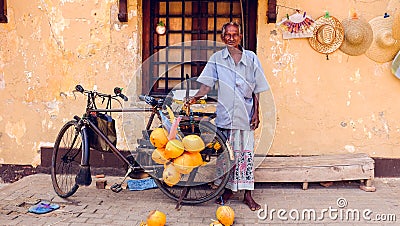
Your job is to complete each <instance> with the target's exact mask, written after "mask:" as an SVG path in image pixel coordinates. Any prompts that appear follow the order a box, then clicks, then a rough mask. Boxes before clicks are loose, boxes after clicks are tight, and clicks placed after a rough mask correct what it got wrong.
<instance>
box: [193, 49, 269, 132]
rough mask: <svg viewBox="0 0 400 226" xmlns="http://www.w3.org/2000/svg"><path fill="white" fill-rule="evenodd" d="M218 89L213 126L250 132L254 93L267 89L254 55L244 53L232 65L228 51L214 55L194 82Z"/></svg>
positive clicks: (223, 50) (266, 83)
mask: <svg viewBox="0 0 400 226" xmlns="http://www.w3.org/2000/svg"><path fill="white" fill-rule="evenodd" d="M197 81H198V82H200V83H202V84H204V85H206V86H209V87H213V86H214V85H217V88H218V104H217V109H216V114H217V117H216V119H215V124H216V126H218V127H221V128H225V129H241V130H250V120H251V116H252V115H253V112H252V108H253V97H252V94H253V93H260V92H263V91H266V90H268V89H269V85H268V82H267V80H266V78H265V75H264V72H263V69H262V67H261V63H260V61H259V59H258V57H257V55H256V54H255V53H254V52H252V51H249V50H244V49H243V53H242V58H241V59H240V61H239V62H238V63H237V64H235V62H234V60H233V58H232V56H231V55H230V53H229V51H228V49H227V48H224V49H222V50H220V51H218V52H216V53H214V54H213V55H212V56H211V57H210V59H209V61H208V62H207V64H206V66H205V68H204V70H203V71H202V73H201V74H200V76H199V77H198V79H197Z"/></svg>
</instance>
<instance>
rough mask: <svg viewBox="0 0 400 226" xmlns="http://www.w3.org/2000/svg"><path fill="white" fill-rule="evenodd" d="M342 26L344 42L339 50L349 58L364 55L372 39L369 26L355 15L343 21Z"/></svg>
mask: <svg viewBox="0 0 400 226" xmlns="http://www.w3.org/2000/svg"><path fill="white" fill-rule="evenodd" d="M342 25H343V29H344V40H343V43H342V45H341V46H340V48H339V49H340V50H341V51H342V52H344V53H346V54H348V55H351V56H358V55H361V54H363V53H365V52H366V51H367V49H368V48H369V47H370V45H371V43H372V39H373V33H372V28H371V25H370V24H369V23H368V22H367V21H366V20H364V19H363V18H360V17H358V16H357V15H353V16H352V18H348V19H344V20H343V21H342Z"/></svg>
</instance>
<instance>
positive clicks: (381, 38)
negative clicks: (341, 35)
mask: <svg viewBox="0 0 400 226" xmlns="http://www.w3.org/2000/svg"><path fill="white" fill-rule="evenodd" d="M369 24H370V25H371V27H372V32H373V33H374V39H373V41H372V44H371V46H370V47H369V49H368V50H367V52H365V55H366V56H367V57H368V58H370V59H371V60H373V61H376V62H378V63H385V62H388V61H391V60H393V58H394V56H395V55H396V53H397V52H398V51H399V49H400V41H397V40H395V39H394V38H393V36H392V25H393V17H391V16H389V17H386V18H385V17H383V16H379V17H375V18H373V19H372V20H370V21H369Z"/></svg>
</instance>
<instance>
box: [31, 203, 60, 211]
mask: <svg viewBox="0 0 400 226" xmlns="http://www.w3.org/2000/svg"><path fill="white" fill-rule="evenodd" d="M58 208H60V205H58V204H52V203H50V202H46V201H40V202H39V203H38V204H36V205H33V206H31V207H30V208H29V210H28V211H29V212H30V213H36V214H43V213H48V212H51V211H53V210H56V209H58Z"/></svg>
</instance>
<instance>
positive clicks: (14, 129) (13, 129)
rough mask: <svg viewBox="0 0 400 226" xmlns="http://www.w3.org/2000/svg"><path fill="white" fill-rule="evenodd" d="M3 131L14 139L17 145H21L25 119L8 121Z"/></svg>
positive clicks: (24, 131)
mask: <svg viewBox="0 0 400 226" xmlns="http://www.w3.org/2000/svg"><path fill="white" fill-rule="evenodd" d="M5 131H6V133H7V135H8V136H9V137H10V138H12V139H15V141H16V143H17V144H18V145H22V138H23V137H24V136H25V134H26V125H25V121H24V120H22V119H21V120H19V121H18V122H15V123H12V122H9V121H8V122H7V124H6V128H5Z"/></svg>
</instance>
